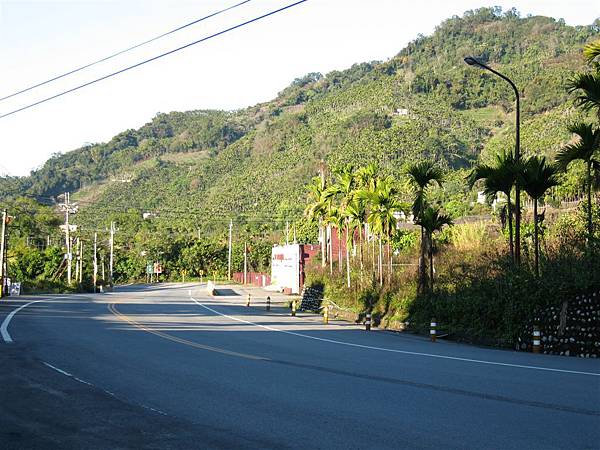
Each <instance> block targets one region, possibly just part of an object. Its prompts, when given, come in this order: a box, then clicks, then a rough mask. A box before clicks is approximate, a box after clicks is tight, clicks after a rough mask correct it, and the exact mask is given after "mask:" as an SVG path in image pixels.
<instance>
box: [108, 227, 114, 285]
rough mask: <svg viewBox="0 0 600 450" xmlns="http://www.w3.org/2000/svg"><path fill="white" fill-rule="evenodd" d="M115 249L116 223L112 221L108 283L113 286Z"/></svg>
mask: <svg viewBox="0 0 600 450" xmlns="http://www.w3.org/2000/svg"><path fill="white" fill-rule="evenodd" d="M114 250H115V223H114V222H111V223H110V259H109V260H108V284H109V285H110V286H112V282H113V263H114Z"/></svg>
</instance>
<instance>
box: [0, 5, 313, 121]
mask: <svg viewBox="0 0 600 450" xmlns="http://www.w3.org/2000/svg"><path fill="white" fill-rule="evenodd" d="M306 1H307V0H299V1H297V2H295V3H291V4H289V5H286V6H284V7H282V8H279V9H276V10H273V11H270V12H268V13H266V14H263V15H261V16H258V17H255V18H253V19H250V20H247V21H245V22H241V23H239V24H237V25H234V26H232V27H229V28H226V29H225V30H221V31H218V32H216V33H214V34H211V35H210V36H207V37H204V38H202V39H198V40H196V41H193V42H190V43H189V44H186V45H183V46H181V47H178V48H175V49H173V50H169V51H168V52H165V53H161V54H160V55H157V56H154V57H152V58H149V59H146V60H144V61H142V62H139V63H137V64H133V65H131V66H128V67H125V68H124V69H121V70H117V71H116V72H112V73H110V74H108V75H104V76H103V77H100V78H96V79H95V80H92V81H88V82H87V83H84V84H80V85H79V86H76V87H74V88H71V89H67V90H66V91H62V92H60V93H58V94H55V95H52V96H50V97H47V98H44V99H42V100H38V101H37V102H35V103H31V104H29V105H26V106H23V107H21V108H18V109H15V110H13V111H10V112H8V113H5V114H2V115H0V119H2V118H4V117H8V116H11V115H13V114H16V113H18V112H21V111H24V110H26V109H29V108H33V107H34V106H37V105H40V104H42V103H46V102H48V101H50V100H54V99H55V98H58V97H61V96H63V95H66V94H69V93H71V92H74V91H77V90H79V89H82V88H84V87H87V86H90V85H92V84H94V83H98V82H99V81H103V80H106V79H107V78H111V77H114V76H116V75H119V74H122V73H123V72H127V71H128V70H131V69H134V68H136V67H140V66H142V65H144V64H147V63H149V62H152V61H156V60H157V59H160V58H163V57H165V56H168V55H171V54H173V53H176V52H179V51H181V50H184V49H186V48H188V47H191V46H193V45H196V44H200V43H202V42H205V41H208V40H209V39H212V38H215V37H217V36H220V35H222V34H225V33H228V32H230V31H233V30H235V29H237V28H241V27H244V26H246V25H249V24H251V23H253V22H257V21H259V20H261V19H264V18H266V17H269V16H272V15H274V14H277V13H279V12H281V11H285V10H287V9H290V8H292V7H294V6H297V5H299V4H301V3H304V2H306Z"/></svg>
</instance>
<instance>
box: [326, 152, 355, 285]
mask: <svg viewBox="0 0 600 450" xmlns="http://www.w3.org/2000/svg"><path fill="white" fill-rule="evenodd" d="M353 170H354V168H353V166H352V165H351V164H346V165H345V166H342V167H340V168H337V169H336V170H335V171H334V173H335V174H336V176H337V181H336V183H335V184H334V185H333V186H331V190H332V193H334V195H335V194H337V195H340V196H341V199H340V207H339V219H340V220H339V223H338V237H339V241H340V243H341V241H342V239H341V234H340V233H341V231H342V227H344V228H345V231H346V273H347V284H348V288H350V245H351V238H350V224H349V221H348V218H347V212H346V209H347V208H348V205H349V204H350V202H351V201H352V199H353V197H354V194H355V191H354V188H355V185H356V181H357V178H356V176H355V174H354V172H353ZM340 247H341V246H340ZM340 251H341V248H340ZM341 270H342V266H341V264H340V271H341Z"/></svg>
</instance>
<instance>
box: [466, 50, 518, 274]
mask: <svg viewBox="0 0 600 450" xmlns="http://www.w3.org/2000/svg"><path fill="white" fill-rule="evenodd" d="M465 62H466V63H467V64H468V65H469V66H479V67H481V68H483V69H485V70H489V71H490V72H492V73H493V74H495V75H498V76H499V77H500V78H502V79H503V80H505V81H506V82H508V84H510V85H511V87H512V88H513V90H514V91H515V97H516V99H517V125H516V139H515V162H516V163H517V164H518V163H519V161H520V160H521V150H520V149H521V145H520V123H521V119H520V117H521V112H520V103H519V90H518V89H517V86H516V85H515V83H513V82H512V80H511V79H510V78H508V77H507V76H506V75H502V74H501V73H500V72H497V71H495V70H494V69H492V68H491V67H489V66H486V65H485V64H483V63H482V62H481V61H478V60H477V59H475V58H473V57H472V56H467V57H466V58H465ZM515 197H516V198H515V262H516V263H517V264H520V262H521V192H520V189H519V183H518V182H517V183H516V185H515ZM509 201H510V199H509Z"/></svg>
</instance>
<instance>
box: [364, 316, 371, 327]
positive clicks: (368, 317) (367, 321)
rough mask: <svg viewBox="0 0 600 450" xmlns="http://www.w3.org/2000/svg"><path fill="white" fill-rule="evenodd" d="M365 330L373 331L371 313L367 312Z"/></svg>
mask: <svg viewBox="0 0 600 450" xmlns="http://www.w3.org/2000/svg"><path fill="white" fill-rule="evenodd" d="M365 331H371V313H367V318H366V319H365Z"/></svg>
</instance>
